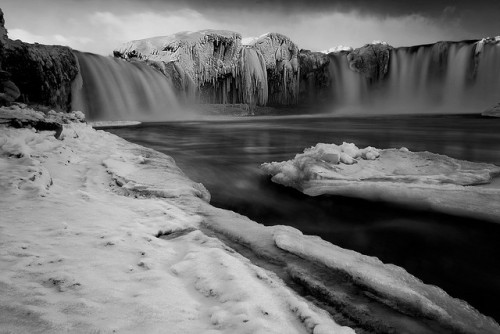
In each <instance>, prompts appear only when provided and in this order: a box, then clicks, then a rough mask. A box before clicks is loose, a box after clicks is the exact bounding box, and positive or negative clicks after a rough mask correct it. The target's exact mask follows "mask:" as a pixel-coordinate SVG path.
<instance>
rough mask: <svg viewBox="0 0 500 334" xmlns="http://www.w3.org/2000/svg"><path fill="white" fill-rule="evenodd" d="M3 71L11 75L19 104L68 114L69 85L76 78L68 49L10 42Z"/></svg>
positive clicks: (73, 58) (76, 66)
mask: <svg viewBox="0 0 500 334" xmlns="http://www.w3.org/2000/svg"><path fill="white" fill-rule="evenodd" d="M2 67H3V69H4V70H5V71H7V72H9V73H11V75H12V79H11V80H12V81H13V82H14V83H15V84H16V85H17V86H18V87H19V89H20V91H21V96H20V100H21V101H22V102H25V103H29V104H42V105H46V106H49V107H52V108H55V109H57V110H60V111H69V110H70V108H71V83H72V82H73V79H75V77H76V75H77V74H78V65H77V62H76V58H75V56H74V55H73V52H72V50H71V49H70V48H68V47H64V46H56V45H50V46H49V45H41V44H28V43H23V42H21V41H19V40H18V41H9V42H8V43H7V46H6V48H5V56H4V59H3V61H2Z"/></svg>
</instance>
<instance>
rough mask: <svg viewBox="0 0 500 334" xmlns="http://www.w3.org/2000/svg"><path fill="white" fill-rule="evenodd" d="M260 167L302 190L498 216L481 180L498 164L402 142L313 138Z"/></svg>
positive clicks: (495, 194)
mask: <svg viewBox="0 0 500 334" xmlns="http://www.w3.org/2000/svg"><path fill="white" fill-rule="evenodd" d="M262 169H263V170H264V171H265V172H266V173H268V174H270V175H272V180H273V181H274V182H276V183H279V184H282V185H286V186H291V187H294V188H296V189H298V190H300V191H302V192H304V193H306V194H308V195H312V196H315V195H320V194H336V195H345V196H353V197H361V198H367V199H382V200H386V201H395V202H398V203H404V204H411V205H417V206H424V207H432V208H434V209H437V210H441V211H446V212H451V213H461V214H466V215H472V216H474V215H477V216H479V217H483V218H486V219H490V220H495V221H498V218H500V204H499V201H498V200H499V199H500V189H498V188H497V187H486V186H481V185H483V184H488V183H490V182H491V181H492V179H493V178H494V177H495V176H497V175H498V174H500V167H498V166H495V165H492V164H487V163H473V162H469V161H461V160H457V159H453V158H450V157H447V156H443V155H439V154H434V153H430V152H410V151H409V150H408V149H406V148H402V149H385V150H379V149H375V148H372V147H367V148H365V149H358V148H357V147H356V146H355V145H354V144H349V143H343V144H342V145H340V146H337V145H335V144H317V145H316V146H314V147H311V148H308V149H306V150H304V153H301V154H297V155H296V156H295V158H294V159H292V160H288V161H283V162H271V163H265V164H263V165H262Z"/></svg>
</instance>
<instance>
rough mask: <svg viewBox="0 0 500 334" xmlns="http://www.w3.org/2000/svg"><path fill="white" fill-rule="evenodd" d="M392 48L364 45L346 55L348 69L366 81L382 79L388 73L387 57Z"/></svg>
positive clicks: (381, 45)
mask: <svg viewBox="0 0 500 334" xmlns="http://www.w3.org/2000/svg"><path fill="white" fill-rule="evenodd" d="M392 49H393V47H392V46H390V45H388V44H386V43H378V44H366V45H364V46H363V47H360V48H357V49H354V50H353V51H352V52H350V53H349V54H348V55H347V61H348V62H349V68H350V69H351V70H353V71H355V72H359V73H362V74H363V75H364V76H366V77H367V78H368V79H371V80H374V81H377V80H379V79H383V78H384V77H385V75H386V74H387V72H388V71H389V57H390V53H391V50H392Z"/></svg>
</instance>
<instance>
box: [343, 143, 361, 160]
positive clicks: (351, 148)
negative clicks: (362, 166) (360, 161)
mask: <svg viewBox="0 0 500 334" xmlns="http://www.w3.org/2000/svg"><path fill="white" fill-rule="evenodd" d="M340 149H341V150H342V152H344V153H346V154H347V155H349V156H350V157H351V158H354V159H356V158H357V157H359V156H360V152H359V148H358V147H357V146H356V145H354V144H353V143H346V142H343V143H342V145H340Z"/></svg>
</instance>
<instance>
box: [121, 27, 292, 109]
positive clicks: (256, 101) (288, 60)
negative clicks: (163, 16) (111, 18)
mask: <svg viewBox="0 0 500 334" xmlns="http://www.w3.org/2000/svg"><path fill="white" fill-rule="evenodd" d="M114 55H115V57H120V58H124V59H128V60H132V59H139V60H141V61H146V62H147V63H148V64H149V65H151V66H153V67H155V68H157V69H159V70H160V71H162V72H163V73H164V74H165V75H167V76H168V77H169V78H170V79H171V80H172V81H173V82H174V85H175V86H176V87H177V88H178V89H179V90H181V91H186V90H189V89H193V91H194V93H195V94H197V96H198V97H199V98H200V100H201V101H203V102H208V103H223V104H237V103H245V104H249V105H250V106H255V105H261V106H262V105H266V104H268V103H269V104H278V105H283V104H295V103H296V102H297V99H298V75H299V66H298V59H297V55H298V48H297V46H296V45H295V44H294V43H293V42H292V41H290V39H289V38H288V37H286V36H283V35H281V34H276V33H269V34H265V35H262V36H260V37H259V38H257V39H252V40H246V41H245V44H244V43H242V38H241V35H240V34H238V33H235V32H232V31H225V30H203V31H198V32H182V33H177V34H174V35H171V36H165V37H154V38H149V39H144V40H138V41H132V42H129V43H126V44H124V45H123V46H122V47H120V48H118V49H116V50H115V51H114Z"/></svg>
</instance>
